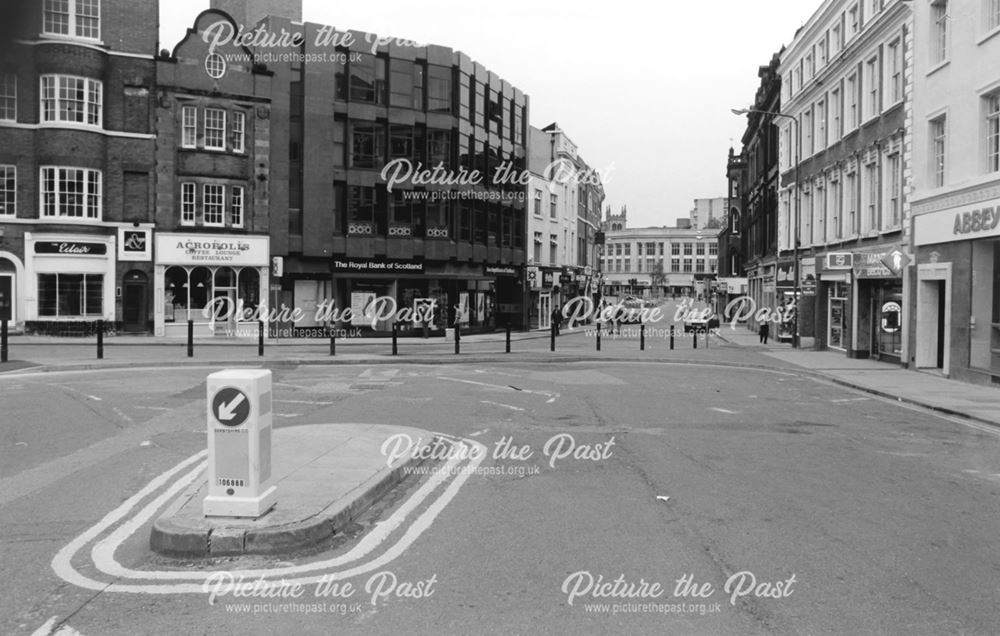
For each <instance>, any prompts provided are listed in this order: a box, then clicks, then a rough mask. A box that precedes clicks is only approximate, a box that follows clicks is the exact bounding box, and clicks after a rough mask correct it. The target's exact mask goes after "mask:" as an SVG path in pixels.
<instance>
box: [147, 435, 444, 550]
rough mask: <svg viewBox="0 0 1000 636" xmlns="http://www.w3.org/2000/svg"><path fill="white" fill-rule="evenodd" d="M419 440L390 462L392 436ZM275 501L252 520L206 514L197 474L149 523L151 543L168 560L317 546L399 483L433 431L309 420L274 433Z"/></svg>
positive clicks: (204, 486)
mask: <svg viewBox="0 0 1000 636" xmlns="http://www.w3.org/2000/svg"><path fill="white" fill-rule="evenodd" d="M398 434H406V435H408V436H409V437H410V438H411V439H413V440H418V439H419V440H421V442H422V443H421V446H419V447H416V448H415V449H414V452H413V453H409V454H407V455H405V456H403V457H399V458H398V459H396V460H395V461H393V462H392V463H391V464H390V462H389V458H387V457H386V455H384V454H383V452H382V445H383V444H384V443H385V442H386V440H388V439H390V438H391V437H392V436H393V435H398ZM273 435H274V446H273V460H272V461H273V464H272V465H273V475H272V478H273V483H274V484H275V485H276V486H277V493H278V494H277V505H276V506H275V507H274V508H273V509H271V510H270V511H269V512H268V513H266V514H264V515H263V516H261V517H260V518H258V519H250V518H245V519H244V518H234V517H206V516H205V514H204V511H203V501H204V499H205V497H206V495H207V494H208V475H207V471H206V474H205V475H203V476H201V477H199V478H198V479H197V480H195V482H194V483H193V484H192V485H191V486H190V487H189V488H188V489H187V490H186V491H185V492H184V493H183V494H181V496H179V497H178V498H177V499H176V500H175V501H174V502H172V503H171V504H170V505H169V507H168V508H167V509H166V510H165V511H164V513H163V515H162V516H160V518H159V519H157V520H156V521H155V522H154V523H153V527H152V530H151V532H150V538H149V544H150V547H151V548H152V549H153V550H155V551H156V552H158V553H160V554H163V555H167V556H173V557H215V556H227V555H239V554H281V553H288V552H295V551H298V550H302V549H305V548H309V547H313V546H317V545H320V544H322V543H323V542H325V541H327V540H329V539H330V538H331V537H332V536H333V535H335V534H337V533H339V532H340V530H341V529H342V528H343V527H344V526H346V525H347V524H349V523H351V521H352V520H354V519H355V518H357V517H358V515H360V514H361V513H362V512H364V511H365V510H367V509H368V508H369V507H370V506H371V505H372V504H373V503H374V502H375V501H377V500H378V499H379V498H380V497H381V496H383V495H384V494H386V493H387V492H389V491H390V490H391V489H392V488H393V487H394V486H396V485H397V484H399V483H400V482H401V481H403V478H404V477H405V476H406V474H407V471H408V467H412V466H416V465H418V464H420V463H421V461H422V460H420V459H414V457H417V458H419V457H420V456H421V453H420V452H419V448H423V447H424V446H426V445H427V444H430V443H431V442H432V440H433V435H432V434H431V433H428V432H427V431H423V430H420V429H415V428H411V427H406V426H389V425H376V424H314V425H307V426H294V427H289V428H281V429H277V430H275V431H274V432H273Z"/></svg>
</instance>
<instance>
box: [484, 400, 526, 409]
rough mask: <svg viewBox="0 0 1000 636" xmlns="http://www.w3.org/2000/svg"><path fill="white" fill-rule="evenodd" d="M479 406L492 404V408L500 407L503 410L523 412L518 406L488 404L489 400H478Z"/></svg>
mask: <svg viewBox="0 0 1000 636" xmlns="http://www.w3.org/2000/svg"><path fill="white" fill-rule="evenodd" d="M479 403H480V404H492V405H493V406H500V407H503V408H505V409H510V410H512V411H523V410H524V409H522V408H521V407H519V406H511V405H510V404H501V403H500V402H490V401H489V400H479Z"/></svg>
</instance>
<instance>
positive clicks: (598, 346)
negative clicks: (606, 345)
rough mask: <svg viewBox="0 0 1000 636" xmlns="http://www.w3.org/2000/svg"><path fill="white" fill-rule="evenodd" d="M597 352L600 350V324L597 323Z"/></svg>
mask: <svg viewBox="0 0 1000 636" xmlns="http://www.w3.org/2000/svg"><path fill="white" fill-rule="evenodd" d="M597 350H598V351H600V350H601V323H597Z"/></svg>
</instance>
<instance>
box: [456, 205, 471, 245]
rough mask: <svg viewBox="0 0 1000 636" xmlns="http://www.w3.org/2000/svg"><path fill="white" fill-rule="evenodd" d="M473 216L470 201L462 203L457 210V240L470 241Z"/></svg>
mask: <svg viewBox="0 0 1000 636" xmlns="http://www.w3.org/2000/svg"><path fill="white" fill-rule="evenodd" d="M473 214H474V211H473V208H472V201H462V202H461V204H460V207H459V210H458V239H459V240H460V241H471V240H472V221H473V219H472V216H473Z"/></svg>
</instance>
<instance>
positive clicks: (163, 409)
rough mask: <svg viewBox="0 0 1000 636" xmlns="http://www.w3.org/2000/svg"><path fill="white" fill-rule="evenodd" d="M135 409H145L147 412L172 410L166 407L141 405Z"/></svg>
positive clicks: (137, 405)
mask: <svg viewBox="0 0 1000 636" xmlns="http://www.w3.org/2000/svg"><path fill="white" fill-rule="evenodd" d="M135 408H137V409H146V410H147V411H172V410H173V409H171V408H169V407H166V406H143V405H142V404H136V405H135Z"/></svg>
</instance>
